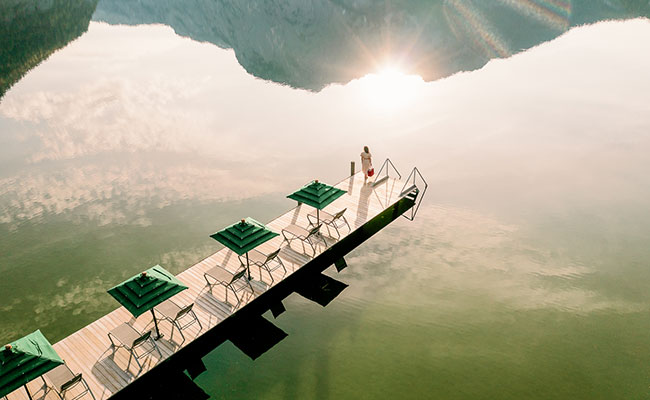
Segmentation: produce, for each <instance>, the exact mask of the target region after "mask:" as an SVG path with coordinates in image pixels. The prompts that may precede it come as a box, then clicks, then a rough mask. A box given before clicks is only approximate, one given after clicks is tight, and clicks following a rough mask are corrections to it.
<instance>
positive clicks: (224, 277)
mask: <svg viewBox="0 0 650 400" xmlns="http://www.w3.org/2000/svg"><path fill="white" fill-rule="evenodd" d="M246 272H247V270H246V268H243V269H242V270H241V271H239V272H236V273H234V274H233V273H232V272H230V271H227V270H226V269H224V268H223V267H220V266H218V265H217V266H216V267H213V268H210V269H209V270H207V271H206V272H205V273H204V274H203V278H205V281H206V282H207V283H208V287H209V288H210V290H212V287H213V286H216V285H221V286H223V287H224V288H225V289H226V303H228V289H230V291H231V292H233V294H234V295H235V298H236V299H237V304H236V305H235V308H237V307H239V304H241V298H240V297H239V295H238V294H237V293H239V292H241V291H243V290H246V289H250V291H251V293H253V294H254V293H255V291H254V290H253V286H252V285H251V283H250V281H249V280H248V276H246ZM208 278H211V279H214V282H210V280H209V279H208Z"/></svg>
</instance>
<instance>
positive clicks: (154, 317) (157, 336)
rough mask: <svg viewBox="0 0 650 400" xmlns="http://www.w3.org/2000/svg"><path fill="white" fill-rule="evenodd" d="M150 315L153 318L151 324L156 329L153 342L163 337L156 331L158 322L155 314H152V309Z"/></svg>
mask: <svg viewBox="0 0 650 400" xmlns="http://www.w3.org/2000/svg"><path fill="white" fill-rule="evenodd" d="M151 315H152V316H153V324H154V326H155V327H156V337H155V338H154V340H158V339H160V338H161V337H163V335H161V334H160V331H159V330H158V321H157V320H156V314H155V313H154V312H153V308H152V309H151Z"/></svg>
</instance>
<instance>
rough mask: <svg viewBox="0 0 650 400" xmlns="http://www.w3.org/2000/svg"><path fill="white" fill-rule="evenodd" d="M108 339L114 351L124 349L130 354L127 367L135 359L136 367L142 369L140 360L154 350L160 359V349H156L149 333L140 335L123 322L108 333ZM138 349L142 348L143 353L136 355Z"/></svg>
mask: <svg viewBox="0 0 650 400" xmlns="http://www.w3.org/2000/svg"><path fill="white" fill-rule="evenodd" d="M108 339H109V340H110V341H111V346H112V347H114V348H115V349H117V348H118V347H124V348H125V349H127V350H128V351H129V353H131V355H130V356H129V365H131V358H135V362H136V363H137V364H138V367H140V369H142V364H140V359H141V358H144V357H145V356H146V355H148V354H151V353H153V351H154V350H155V351H157V352H158V355H159V356H160V357H162V353H161V352H160V349H158V346H156V342H154V340H153V338H152V337H151V331H147V332H145V333H140V332H138V330H137V329H135V328H134V327H133V326H131V325H130V324H129V323H126V322H125V323H123V324H121V325H118V326H117V327H116V328H113V330H111V331H110V332H109V333H108ZM113 339H115V340H113ZM115 342H117V343H115ZM147 345H148V346H147ZM138 348H143V349H144V351H143V352H142V353H140V354H138V352H137V349H138Z"/></svg>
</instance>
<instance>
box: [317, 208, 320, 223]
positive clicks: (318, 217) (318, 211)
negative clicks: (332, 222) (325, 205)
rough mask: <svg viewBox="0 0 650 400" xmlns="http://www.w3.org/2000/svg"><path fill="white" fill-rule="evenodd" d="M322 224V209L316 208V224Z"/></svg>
mask: <svg viewBox="0 0 650 400" xmlns="http://www.w3.org/2000/svg"><path fill="white" fill-rule="evenodd" d="M318 224H320V209H319V208H317V209H316V225H318Z"/></svg>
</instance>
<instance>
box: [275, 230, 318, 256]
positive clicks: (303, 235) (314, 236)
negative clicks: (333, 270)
mask: <svg viewBox="0 0 650 400" xmlns="http://www.w3.org/2000/svg"><path fill="white" fill-rule="evenodd" d="M322 225H323V224H318V225H317V226H315V227H313V228H311V229H305V228H303V227H301V226H298V225H295V224H291V225H289V226H287V227H285V228H282V237H284V240H283V241H282V243H284V242H287V244H288V245H289V247H291V242H292V241H293V240H296V239H298V240H300V242H301V243H302V252H303V253H305V254H307V253H306V249H305V243H307V244H309V246H311V249H312V251H313V252H314V255H313V256H312V257H316V242H318V241H321V242H323V243H325V247H327V242H325V239H323V237H322V236H320V235H319V233H318V232H319V230H320V227H321V226H322Z"/></svg>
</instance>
